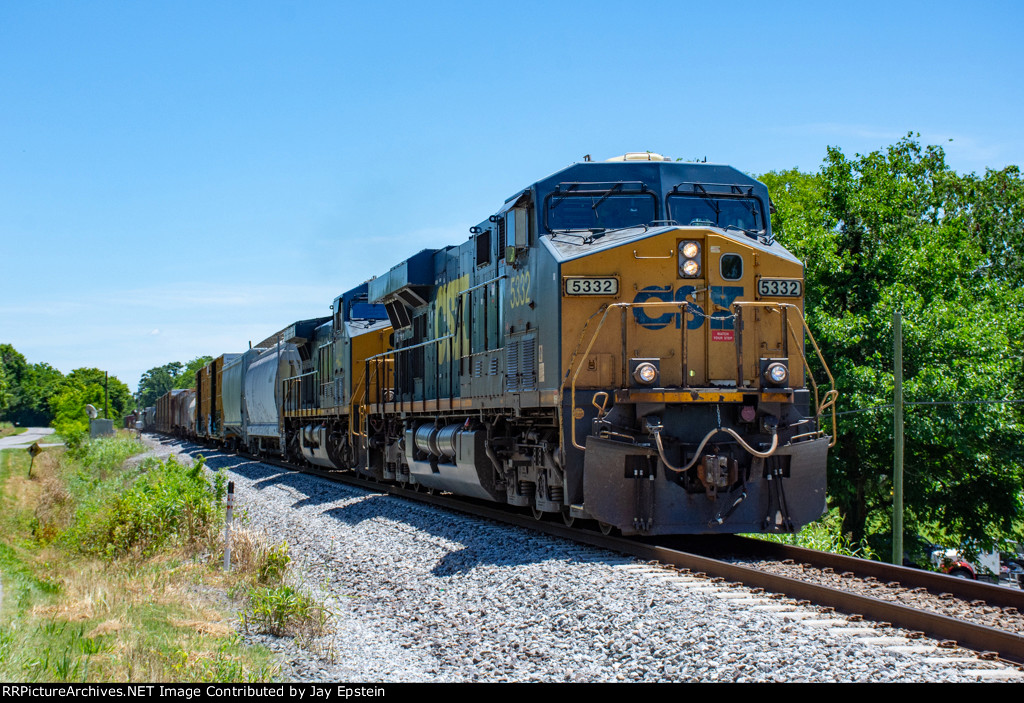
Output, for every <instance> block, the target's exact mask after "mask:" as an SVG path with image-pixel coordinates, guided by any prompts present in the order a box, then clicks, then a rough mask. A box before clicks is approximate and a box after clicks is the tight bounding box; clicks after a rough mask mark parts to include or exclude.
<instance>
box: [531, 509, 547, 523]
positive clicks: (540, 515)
mask: <svg viewBox="0 0 1024 703" xmlns="http://www.w3.org/2000/svg"><path fill="white" fill-rule="evenodd" d="M530 512H532V513H533V519H534V520H537V521H540V520H543V519H544V511H543V510H538V509H537V508H535V507H532V508H530Z"/></svg>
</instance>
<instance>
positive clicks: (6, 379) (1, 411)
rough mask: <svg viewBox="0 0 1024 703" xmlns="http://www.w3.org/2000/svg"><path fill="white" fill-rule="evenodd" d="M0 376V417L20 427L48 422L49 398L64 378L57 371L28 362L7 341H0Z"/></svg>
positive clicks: (47, 366) (50, 367)
mask: <svg viewBox="0 0 1024 703" xmlns="http://www.w3.org/2000/svg"><path fill="white" fill-rule="evenodd" d="M0 377H2V378H3V382H2V383H0V419H4V420H8V421H10V422H16V423H18V424H19V425H22V426H29V425H35V426H46V425H49V424H50V421H51V420H52V419H53V414H52V413H51V411H50V404H49V400H50V396H52V395H53V393H54V392H55V391H56V389H57V387H58V386H59V384H60V382H61V381H62V380H63V378H64V375H63V374H62V373H61V372H60V371H58V370H57V369H55V368H53V367H52V366H50V365H49V364H46V363H39V364H30V363H28V361H27V360H26V359H25V357H24V356H23V355H22V354H21V353H20V352H18V350H17V349H15V348H14V347H12V346H11V345H10V344H0ZM4 386H6V388H4Z"/></svg>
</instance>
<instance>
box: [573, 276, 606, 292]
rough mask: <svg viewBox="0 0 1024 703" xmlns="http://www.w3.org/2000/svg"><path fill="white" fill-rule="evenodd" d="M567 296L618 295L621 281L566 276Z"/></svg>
mask: <svg viewBox="0 0 1024 703" xmlns="http://www.w3.org/2000/svg"><path fill="white" fill-rule="evenodd" d="M564 281H565V294H566V295H618V294H619V279H618V278H613V277H611V276H609V277H602V278H594V277H589V276H588V277H583V276H574V277H569V276H566V277H565V279H564Z"/></svg>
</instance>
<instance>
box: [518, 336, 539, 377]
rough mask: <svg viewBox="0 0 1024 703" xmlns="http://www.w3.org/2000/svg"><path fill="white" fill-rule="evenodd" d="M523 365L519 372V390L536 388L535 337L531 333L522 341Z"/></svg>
mask: <svg viewBox="0 0 1024 703" xmlns="http://www.w3.org/2000/svg"><path fill="white" fill-rule="evenodd" d="M522 356H523V365H522V369H521V373H520V378H521V379H522V380H521V381H520V386H521V388H520V389H521V390H524V391H535V390H537V338H536V337H535V336H533V335H530V336H529V337H524V338H523V341H522Z"/></svg>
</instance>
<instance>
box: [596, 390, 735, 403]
mask: <svg viewBox="0 0 1024 703" xmlns="http://www.w3.org/2000/svg"><path fill="white" fill-rule="evenodd" d="M743 396H744V394H743V393H736V392H732V393H721V392H716V391H711V392H706V391H639V392H637V391H626V392H622V391H616V393H615V402H617V403H621V402H627V403H742V402H743Z"/></svg>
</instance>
